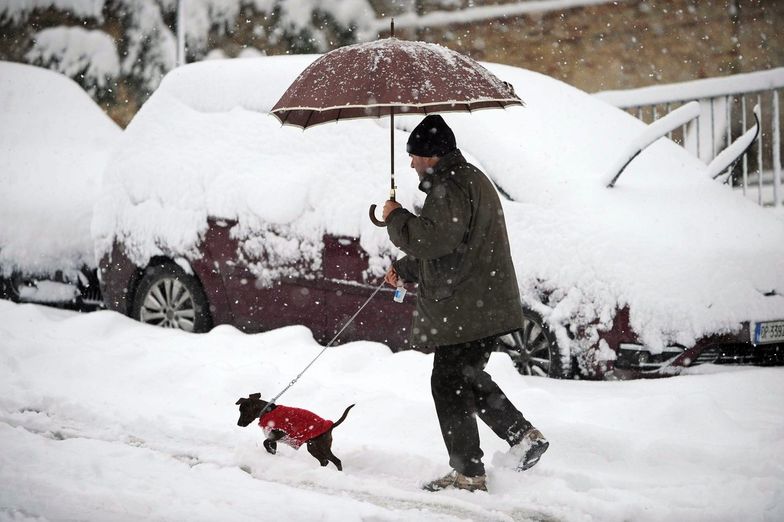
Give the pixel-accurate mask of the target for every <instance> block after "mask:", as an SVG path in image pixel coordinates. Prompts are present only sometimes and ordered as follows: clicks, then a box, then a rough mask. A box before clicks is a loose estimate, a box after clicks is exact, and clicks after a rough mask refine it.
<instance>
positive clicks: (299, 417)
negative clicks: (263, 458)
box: [235, 393, 354, 471]
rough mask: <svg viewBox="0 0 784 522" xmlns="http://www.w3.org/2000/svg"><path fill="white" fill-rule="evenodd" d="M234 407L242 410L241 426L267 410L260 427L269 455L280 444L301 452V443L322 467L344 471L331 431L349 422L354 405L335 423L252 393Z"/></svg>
mask: <svg viewBox="0 0 784 522" xmlns="http://www.w3.org/2000/svg"><path fill="white" fill-rule="evenodd" d="M235 404H237V405H239V407H240V418H239V420H238V421H237V425H238V426H242V427H245V426H247V425H248V424H250V423H251V422H253V421H254V420H255V419H259V416H260V415H261V413H262V411H264V415H261V418H260V419H259V426H261V428H262V429H263V430H264V434H265V435H266V436H267V438H266V439H265V440H264V449H266V450H267V451H268V452H269V453H272V454H273V455H274V454H275V452H276V451H277V448H278V446H277V442H278V441H280V442H283V443H284V444H287V445H289V446H291V447H292V448H294V449H299V447H300V446H301V445H302V444H306V445H307V447H308V453H310V454H311V455H313V456H314V457H316V459H317V460H318V461H319V463H320V464H321V465H322V466H326V465H328V464H329V463H330V462H332V463H333V464H334V465H335V466H336V467H337V468H338V470H339V471H343V464H342V463H341V462H340V459H339V458H337V457H336V456H335V455H334V454H333V453H332V430H333V429H335V428H336V427H337V426H339V425H340V423H341V422H343V421H344V420H346V416H347V415H348V410H350V409H351V408H353V407H354V404H352V405H351V406H349V407H348V408H346V411H344V412H343V415H341V416H340V418H339V419H338V420H337V422H334V423H333V422H332V421H331V420H326V419H322V418H321V417H319V416H318V415H316V414H315V413H312V412H310V411H308V410H303V409H300V408H291V407H289V406H281V405H277V404H269V403H268V402H267V401H264V400H262V399H261V394H260V393H253V394H251V395H249V396H248V398H247V399H245V398H241V399H238V400H237V402H236V403H235ZM268 404H269V406H268Z"/></svg>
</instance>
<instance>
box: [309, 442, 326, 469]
mask: <svg viewBox="0 0 784 522" xmlns="http://www.w3.org/2000/svg"><path fill="white" fill-rule="evenodd" d="M326 451H329V450H326ZM326 451H325V450H324V439H323V435H321V436H318V437H316V438H315V439H310V440H309V441H308V453H310V454H311V455H313V456H314V457H315V458H316V460H318V461H319V464H321V466H322V467H324V466H326V465H328V464H329V459H328V458H327V456H326Z"/></svg>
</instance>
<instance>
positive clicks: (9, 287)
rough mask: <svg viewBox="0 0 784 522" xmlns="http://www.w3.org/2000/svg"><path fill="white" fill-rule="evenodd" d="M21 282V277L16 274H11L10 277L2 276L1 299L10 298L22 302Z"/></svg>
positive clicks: (15, 301) (0, 283)
mask: <svg viewBox="0 0 784 522" xmlns="http://www.w3.org/2000/svg"><path fill="white" fill-rule="evenodd" d="M20 284H21V278H20V277H18V276H17V275H16V274H11V275H10V276H8V277H0V299H8V300H9V301H12V302H14V303H18V302H20V301H21V298H20V294H19V285H20Z"/></svg>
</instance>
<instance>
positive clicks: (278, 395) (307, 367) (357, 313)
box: [259, 281, 385, 418]
mask: <svg viewBox="0 0 784 522" xmlns="http://www.w3.org/2000/svg"><path fill="white" fill-rule="evenodd" d="M384 284H385V281H381V284H380V285H378V288H376V289H375V290H374V291H373V293H372V294H370V297H368V298H367V300H365V302H364V303H363V304H362V306H360V307H359V310H357V311H356V312H354V315H352V316H351V318H350V319H349V320H348V321H346V324H344V325H343V328H341V329H340V331H339V332H338V333H336V334H335V337H333V338H332V340H331V341H329V342H328V343H327V345H326V346H325V347H324V349H323V350H321V351H320V352H319V353H318V355H316V356H315V357H314V358H313V360H312V361H310V363H308V365H307V366H305V368H304V369H303V370H302V371H301V372H299V375H297V376H296V377H294V378H293V379H292V380H291V382H290V383H289V384H288V386H286V387H285V388H283V390H281V392H280V393H279V394H277V395H276V396H275V397H273V399H272V400H271V401H269V402H268V403H267V405H266V406H264V408H262V410H261V413H260V414H259V418H261V417H263V416H264V413H266V411H267V410H268V409H269V407H270V406H272V405H274V404H275V401H277V400H278V399H279V398H280V396H281V395H283V394H284V393H286V391H287V390H288V389H289V388H291V387H292V386H294V384H295V383H296V382H297V381H298V380H299V378H300V377H302V375H303V374H304V373H305V372H306V371H308V369H309V368H310V367H311V366H313V363H315V362H316V360H317V359H318V358H319V357H321V355H322V354H323V353H324V352H326V351H327V349H328V348H330V347H331V346H332V343H334V342H335V341H336V340H337V338H338V337H340V334H342V333H343V330H345V329H346V328H348V325H350V324H351V323H352V322H353V321H354V319H356V318H357V316H358V315H359V312H361V311H362V310H363V309H364V308H365V307H366V306H367V304H368V303H369V302H370V300H371V299H373V298H374V297H375V296H376V294H377V293H378V291H379V290H381V289H382V288H383V287H384Z"/></svg>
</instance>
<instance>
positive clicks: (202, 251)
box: [93, 56, 784, 378]
mask: <svg viewBox="0 0 784 522" xmlns="http://www.w3.org/2000/svg"><path fill="white" fill-rule="evenodd" d="M313 59H315V57H314V56H297V57H271V58H259V59H249V60H223V61H214V62H206V63H199V64H192V65H189V66H186V67H182V68H179V69H177V70H175V71H173V72H171V73H169V75H167V77H166V78H164V80H163V82H162V84H161V86H160V88H159V89H158V90H157V91H156V92H155V93H154V94H153V96H152V97H151V98H150V99H149V101H148V102H147V103H146V104H145V105H144V107H142V109H141V110H140V112H139V113H138V114H137V115H136V117H135V118H134V120H133V121H132V122H131V124H130V125H129V126H128V128H127V129H126V131H125V132H124V135H123V137H122V143H121V145H120V146H119V147H118V149H117V153H116V154H115V155H114V156H113V158H112V159H111V160H110V162H109V165H108V167H107V170H106V174H105V177H104V183H103V189H102V194H101V197H100V198H99V199H98V205H97V207H96V211H95V215H94V221H93V232H94V234H95V239H96V251H97V254H98V256H99V258H100V259H101V261H100V273H101V275H102V289H103V292H104V296H105V301H106V304H107V306H108V307H109V308H111V309H114V310H118V311H120V312H122V313H125V314H128V315H130V316H133V317H135V318H137V319H139V320H141V321H144V322H148V323H151V324H161V325H164V326H172V327H180V328H183V329H186V330H191V331H205V330H207V329H209V328H210V327H211V326H212V325H217V324H232V325H235V326H237V327H238V328H241V329H243V330H245V331H259V330H263V329H267V328H273V327H277V326H282V325H287V324H305V325H306V326H308V327H310V328H311V329H312V330H313V332H314V335H315V337H316V338H318V339H319V340H321V341H324V340H328V339H329V338H331V336H332V334H333V333H334V332H336V331H337V330H338V329H339V328H340V327H341V326H342V323H343V322H344V321H345V320H346V319H347V318H348V317H350V316H351V315H352V314H353V312H354V311H356V310H357V308H358V307H359V305H361V304H362V302H364V300H365V299H366V298H367V297H368V296H370V295H371V293H372V292H373V290H375V288H376V287H377V286H378V284H380V281H381V277H382V275H383V273H384V272H385V270H386V268H387V267H388V266H389V263H390V262H391V260H392V259H393V258H394V257H396V256H397V255H399V252H398V251H397V250H396V249H395V248H394V247H393V246H392V245H391V244H390V242H389V240H388V238H387V234H386V231H385V230H383V229H380V228H377V227H375V226H374V225H372V224H371V223H370V221H369V220H368V218H367V207H368V204H370V203H374V202H375V203H381V202H382V201H383V200H384V199H385V198H386V191H385V187H386V183H387V182H388V181H387V180H388V178H387V176H388V174H387V172H388V170H387V169H388V161H389V160H388V154H389V151H388V139H389V127H388V125H389V122H388V120H384V119H381V120H354V121H345V122H339V123H332V124H325V125H321V126H318V127H315V128H312V129H308V130H307V131H305V132H303V131H301V130H297V129H294V128H288V127H283V128H281V126H280V125H279V124H278V123H277V120H275V119H274V118H273V117H271V116H269V115H268V114H267V112H268V111H269V110H270V108H271V107H272V106H273V105H274V103H275V102H276V101H277V100H278V98H279V97H280V95H281V94H282V93H283V91H284V90H285V89H286V87H287V86H288V85H289V84H290V83H291V81H293V80H294V78H295V77H296V76H297V75H298V73H299V72H300V71H302V70H303V69H304V68H305V67H306V66H307V65H308V64H309V63H310V62H311V61H312V60H313ZM487 66H488V67H489V68H490V69H491V70H492V71H493V72H494V73H495V74H497V75H498V76H499V77H500V78H502V79H503V80H505V81H509V82H511V83H512V84H514V86H515V90H516V92H517V93H518V94H520V96H521V97H522V98H523V99H524V101H525V102H526V107H524V108H512V109H508V110H505V111H481V112H478V113H475V114H457V113H456V114H446V115H445V118H446V119H447V121H448V123H449V124H450V125H451V126H452V128H453V129H454V131H455V134H456V136H457V141H458V146H459V147H460V148H461V150H462V151H463V152H464V153H465V154H466V155H467V157H468V158H469V160H470V161H473V162H474V163H476V164H477V165H478V166H479V167H480V168H482V169H483V170H484V172H486V173H487V174H488V176H489V177H490V178H491V179H492V180H493V181H494V183H495V184H496V186H497V187H498V189H499V192H500V193H501V194H502V195H503V196H504V198H505V200H504V209H505V214H506V219H507V225H508V228H509V232H510V241H511V246H512V254H513V257H514V260H515V264H516V268H517V272H518V283H519V285H520V290H521V295H522V300H523V302H522V303H521V306H522V307H523V308H524V311H525V316H526V324H525V325H524V328H523V329H522V330H521V331H519V332H515V333H513V334H510V335H507V336H505V337H504V338H503V339H502V342H501V343H500V344H499V348H500V349H503V350H506V351H507V352H508V353H509V354H510V355H511V356H512V359H513V360H514V362H515V363H516V365H517V367H518V369H519V370H520V371H521V373H524V374H539V375H550V376H554V377H570V376H575V375H580V376H584V377H589V378H598V377H627V376H639V375H662V374H672V373H677V372H678V371H679V370H680V369H681V368H683V367H687V366H690V365H693V364H698V363H703V362H730V361H731V362H755V363H782V362H784V331H782V329H784V241H782V238H784V222H782V221H781V220H780V219H778V218H777V217H776V216H775V215H774V214H772V213H770V212H768V211H766V210H765V209H762V208H759V207H757V206H755V205H753V204H752V203H750V202H748V201H745V200H744V199H743V198H741V197H739V196H737V195H736V194H734V193H733V192H732V191H731V190H730V189H728V188H727V187H726V186H723V185H721V184H719V183H716V182H715V181H713V180H712V179H710V178H709V177H708V176H707V174H706V167H705V165H704V164H702V163H701V162H700V161H699V160H697V159H696V158H694V157H692V156H691V155H690V154H688V153H687V152H686V151H685V150H684V149H683V148H681V147H679V146H678V145H676V144H675V143H673V142H671V141H669V140H667V139H661V140H658V141H656V142H655V143H654V144H653V145H651V146H650V147H648V148H647V149H646V150H645V151H643V152H642V153H641V154H640V155H639V156H638V157H637V158H636V159H635V160H634V161H633V162H632V163H630V164H629V166H628V167H627V169H626V171H625V172H624V175H623V176H622V177H621V178H620V179H619V180H618V182H617V183H616V185H615V187H613V188H607V180H608V179H609V176H611V175H612V174H613V173H611V172H609V170H610V169H611V168H612V165H614V164H616V163H617V161H618V155H619V154H620V153H621V152H622V150H623V149H624V148H625V146H626V145H628V143H629V142H630V141H631V140H633V139H634V137H635V136H636V135H638V134H640V133H643V132H645V131H646V126H645V125H644V124H643V123H642V122H640V121H639V120H637V119H635V118H633V117H632V116H630V115H628V114H626V113H624V112H622V111H620V110H618V109H616V108H614V107H611V106H609V105H607V104H605V103H604V102H602V101H600V100H597V99H595V98H593V97H591V96H589V95H587V94H586V93H584V92H582V91H579V90H577V89H574V88H572V87H570V86H568V85H565V84H563V83H561V82H559V81H556V80H554V79H552V78H549V77H547V76H544V75H541V74H537V73H533V72H530V71H526V70H523V69H520V68H515V67H509V66H501V65H495V64H487ZM419 119H420V118H419V117H416V118H415V117H408V118H407V117H402V116H401V117H399V118H396V125H397V126H398V129H397V130H396V133H397V138H396V143H398V144H400V145H399V146H398V147H397V148H396V150H395V152H394V161H395V169H396V171H397V172H398V173H399V174H398V185H399V190H398V200H399V201H401V203H402V204H403V205H404V206H406V207H408V208H414V209H416V208H417V207H419V206H421V204H422V202H423V200H424V195H423V194H421V193H419V192H418V191H417V189H416V184H417V179H416V174H415V173H414V171H413V170H410V169H409V168H408V164H409V161H408V157H407V155H406V154H405V147H404V145H403V144H404V143H405V140H406V137H407V132H406V131H407V130H410V129H411V128H412V127H413V126H414V125H415V124H416V123H417V122H418V120H419ZM390 293H391V292H390V291H389V290H385V292H384V293H382V294H381V296H380V297H376V298H375V301H373V302H371V304H370V305H368V306H367V307H366V309H365V310H363V312H362V314H361V315H360V316H359V317H358V319H357V320H356V321H355V323H354V324H352V327H351V328H349V329H347V331H346V332H345V333H344V334H343V335H342V336H341V340H343V341H345V340H352V339H371V340H378V341H382V342H386V343H387V344H388V345H389V346H390V347H391V348H392V349H395V350H396V349H401V348H405V347H406V341H405V339H406V337H407V332H406V330H407V327H408V326H409V323H410V313H411V311H412V304H411V299H410V298H409V299H408V301H407V302H405V303H403V304H396V303H393V302H392V301H391V297H390ZM477 313H481V310H479V309H478V310H477Z"/></svg>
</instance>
